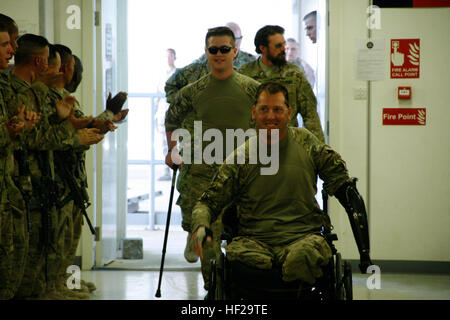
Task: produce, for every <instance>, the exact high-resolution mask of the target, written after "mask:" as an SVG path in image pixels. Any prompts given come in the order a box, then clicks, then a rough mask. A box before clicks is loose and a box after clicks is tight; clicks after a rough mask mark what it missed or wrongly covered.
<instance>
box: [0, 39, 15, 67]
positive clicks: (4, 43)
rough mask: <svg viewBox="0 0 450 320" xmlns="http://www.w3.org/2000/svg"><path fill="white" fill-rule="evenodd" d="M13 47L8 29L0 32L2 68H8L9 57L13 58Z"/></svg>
mask: <svg viewBox="0 0 450 320" xmlns="http://www.w3.org/2000/svg"><path fill="white" fill-rule="evenodd" d="M12 54H13V49H12V47H11V43H10V39H9V34H8V32H6V31H2V32H0V69H6V68H8V62H9V59H11V57H12Z"/></svg>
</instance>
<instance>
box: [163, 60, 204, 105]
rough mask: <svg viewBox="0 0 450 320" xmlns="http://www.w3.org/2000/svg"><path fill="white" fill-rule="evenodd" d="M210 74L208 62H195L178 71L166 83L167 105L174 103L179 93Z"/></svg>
mask: <svg viewBox="0 0 450 320" xmlns="http://www.w3.org/2000/svg"><path fill="white" fill-rule="evenodd" d="M208 73H209V67H208V61H206V60H205V61H203V62H193V63H191V64H189V65H187V66H186V67H184V68H181V69H178V68H177V69H176V71H175V73H174V74H173V75H172V76H170V78H169V79H167V81H166V85H165V87H164V91H165V92H166V100H167V103H173V102H174V101H175V96H176V95H177V93H178V92H179V91H180V90H181V89H182V88H184V87H185V86H187V85H188V84H190V83H193V82H195V81H197V80H199V79H200V78H201V77H203V76H205V75H207V74H208Z"/></svg>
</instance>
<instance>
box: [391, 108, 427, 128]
mask: <svg viewBox="0 0 450 320" xmlns="http://www.w3.org/2000/svg"><path fill="white" fill-rule="evenodd" d="M426 122H427V109H426V108H383V125H416V126H424V125H425V124H426Z"/></svg>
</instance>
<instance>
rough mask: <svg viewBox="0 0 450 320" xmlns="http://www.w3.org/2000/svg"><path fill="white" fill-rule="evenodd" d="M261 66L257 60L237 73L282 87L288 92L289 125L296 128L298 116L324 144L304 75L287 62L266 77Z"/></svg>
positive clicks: (313, 100) (311, 95) (315, 104)
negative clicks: (290, 112) (277, 83)
mask: <svg viewBox="0 0 450 320" xmlns="http://www.w3.org/2000/svg"><path fill="white" fill-rule="evenodd" d="M261 64H262V62H261V60H260V59H258V60H256V61H253V62H250V63H247V64H246V65H243V66H242V67H241V68H239V70H238V72H240V73H242V74H245V75H247V76H249V77H251V78H253V79H255V80H257V81H259V82H261V83H266V82H269V81H275V82H279V83H281V84H282V85H284V86H285V87H286V89H287V90H288V92H289V106H290V107H291V108H292V117H291V120H290V121H289V125H290V126H293V127H298V121H297V114H300V115H301V117H302V119H303V123H304V126H305V128H306V129H308V130H309V131H311V132H312V133H313V134H315V135H316V137H317V138H319V140H320V141H322V142H325V138H324V135H323V131H322V125H321V124H320V119H319V115H318V114H317V101H316V97H315V96H314V93H313V91H312V89H311V86H310V85H309V83H308V81H307V80H306V78H305V75H304V74H303V73H302V72H301V71H300V70H299V69H298V68H297V67H296V66H294V65H293V64H291V63H289V62H287V63H286V64H285V65H284V66H282V67H274V68H277V69H275V70H274V72H273V73H272V74H270V75H267V74H266V73H265V72H264V70H263V67H261Z"/></svg>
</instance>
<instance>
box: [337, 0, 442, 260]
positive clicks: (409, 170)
mask: <svg viewBox="0 0 450 320" xmlns="http://www.w3.org/2000/svg"><path fill="white" fill-rule="evenodd" d="M368 5H369V1H360V0H345V1H344V0H333V1H330V144H331V146H333V147H334V148H335V149H336V150H338V151H339V152H340V153H341V154H342V156H343V158H344V159H345V160H346V161H347V164H348V168H349V171H350V173H351V175H352V176H356V177H358V178H360V182H359V184H358V188H359V190H360V192H361V193H362V195H363V197H364V198H365V199H366V200H367V203H366V204H367V205H368V211H369V218H370V236H371V246H372V258H373V259H374V260H415V261H450V231H449V230H450V228H449V226H450V216H449V213H450V200H449V195H450V182H449V181H450V166H449V159H450V148H449V147H450V145H449V133H450V130H449V128H448V125H447V122H448V119H449V118H450V110H449V102H450V93H449V83H450V78H449V73H450V68H449V59H448V52H449V50H450V41H449V40H450V38H449V34H448V30H449V29H450V8H426V9H417V8H411V9H381V29H379V30H373V32H372V38H384V39H385V40H386V66H385V72H386V79H385V80H383V81H371V83H370V97H369V100H354V99H353V87H356V86H369V84H368V83H367V82H364V81H357V80H355V46H354V41H355V39H365V38H367V35H368V29H367V27H366V20H367V13H366V9H367V7H368ZM395 38H420V39H421V54H422V55H421V67H420V68H421V70H420V73H421V76H420V79H409V80H408V79H404V80H394V79H390V75H389V68H390V65H389V48H390V39H395ZM400 85H410V86H412V91H413V97H412V99H411V101H410V102H409V103H408V102H407V103H403V102H399V101H398V99H397V96H396V89H397V87H398V86H400ZM386 107H415V108H417V107H426V108H427V124H426V126H424V127H422V126H383V125H382V119H381V114H382V109H383V108H386ZM369 110H370V114H369V113H368V111H369ZM369 116H370V117H369ZM368 117H369V118H368ZM368 119H369V122H368ZM330 211H331V212H332V213H333V212H334V213H335V218H333V217H332V219H334V220H333V221H337V222H336V223H335V226H336V231H337V233H338V235H339V237H340V240H341V241H339V245H338V248H339V249H340V250H341V251H342V252H343V255H344V257H345V258H358V255H357V250H356V245H355V244H354V241H353V237H352V234H351V230H350V227H349V223H348V221H347V217H346V214H345V212H344V211H343V209H341V208H340V206H339V205H338V204H337V201H336V200H333V201H332V203H331V209H330Z"/></svg>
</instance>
